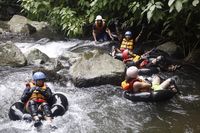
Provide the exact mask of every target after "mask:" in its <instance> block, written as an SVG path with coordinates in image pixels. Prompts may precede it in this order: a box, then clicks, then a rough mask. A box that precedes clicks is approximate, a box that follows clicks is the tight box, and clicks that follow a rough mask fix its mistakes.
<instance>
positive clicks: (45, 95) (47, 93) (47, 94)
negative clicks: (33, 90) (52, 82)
mask: <svg viewBox="0 0 200 133" xmlns="http://www.w3.org/2000/svg"><path fill="white" fill-rule="evenodd" d="M40 92H41V94H42V95H43V96H44V97H45V98H46V99H47V100H48V99H50V98H51V97H52V96H53V93H52V92H51V89H50V88H49V87H47V89H46V90H45V91H43V90H42V89H40Z"/></svg>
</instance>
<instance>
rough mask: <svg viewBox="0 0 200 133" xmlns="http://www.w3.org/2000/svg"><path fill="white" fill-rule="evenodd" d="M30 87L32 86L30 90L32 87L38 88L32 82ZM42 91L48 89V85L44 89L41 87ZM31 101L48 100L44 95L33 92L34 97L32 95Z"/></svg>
mask: <svg viewBox="0 0 200 133" xmlns="http://www.w3.org/2000/svg"><path fill="white" fill-rule="evenodd" d="M29 85H30V88H32V87H36V85H35V84H34V83H32V82H30V83H29ZM40 88H41V89H42V91H45V90H46V89H47V86H46V84H44V85H43V86H42V87H40ZM31 99H36V100H38V99H42V100H46V98H45V97H44V96H43V95H42V94H40V93H39V92H38V91H36V90H35V91H33V93H32V95H31V97H30V99H29V100H31Z"/></svg>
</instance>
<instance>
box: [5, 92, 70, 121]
mask: <svg viewBox="0 0 200 133" xmlns="http://www.w3.org/2000/svg"><path fill="white" fill-rule="evenodd" d="M49 105H50V108H51V111H52V116H53V117H56V116H62V115H64V114H65V112H66V111H67V109H68V100H67V97H66V96H65V95H64V94H63V93H61V92H56V93H54V94H53V99H52V100H51V102H49ZM8 116H9V118H10V120H30V119H32V118H31V115H30V114H28V113H27V112H26V111H25V110H24V104H23V103H22V102H16V103H14V104H13V105H12V106H11V107H10V109H9V113H8Z"/></svg>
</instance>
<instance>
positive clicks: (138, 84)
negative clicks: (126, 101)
mask: <svg viewBox="0 0 200 133" xmlns="http://www.w3.org/2000/svg"><path fill="white" fill-rule="evenodd" d="M133 88H134V90H133V91H135V92H138V91H140V89H146V90H150V88H151V84H149V83H146V82H135V83H134V84H133Z"/></svg>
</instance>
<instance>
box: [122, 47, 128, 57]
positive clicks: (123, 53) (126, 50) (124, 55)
mask: <svg viewBox="0 0 200 133" xmlns="http://www.w3.org/2000/svg"><path fill="white" fill-rule="evenodd" d="M128 55H129V54H128V49H125V50H124V51H123V52H122V58H123V59H128V58H129V56H128Z"/></svg>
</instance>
